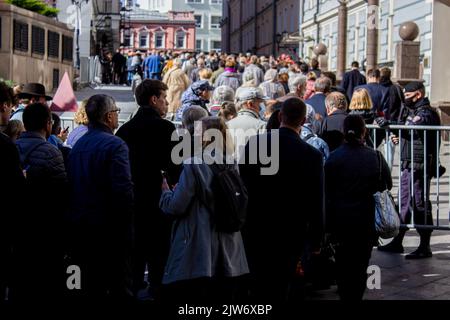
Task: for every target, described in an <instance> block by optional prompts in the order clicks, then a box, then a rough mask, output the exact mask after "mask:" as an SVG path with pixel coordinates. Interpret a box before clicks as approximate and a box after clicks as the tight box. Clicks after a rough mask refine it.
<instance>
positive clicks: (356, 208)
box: [0, 52, 440, 302]
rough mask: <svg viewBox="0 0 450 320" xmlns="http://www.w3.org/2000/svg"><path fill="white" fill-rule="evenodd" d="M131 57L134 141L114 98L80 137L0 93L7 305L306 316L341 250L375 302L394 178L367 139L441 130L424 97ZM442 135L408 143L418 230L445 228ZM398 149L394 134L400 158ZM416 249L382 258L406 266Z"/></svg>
mask: <svg viewBox="0 0 450 320" xmlns="http://www.w3.org/2000/svg"><path fill="white" fill-rule="evenodd" d="M118 55H122V54H121V53H120V52H117V53H116V55H115V56H114V57H112V60H113V63H114V67H113V69H114V70H115V71H120V72H114V76H112V77H111V79H114V80H115V81H116V82H123V83H126V81H127V80H128V81H130V80H131V81H133V78H136V75H137V76H138V77H139V78H141V79H140V81H139V83H138V84H136V85H135V88H134V96H135V99H136V103H137V105H138V110H137V112H136V114H135V115H134V117H133V118H132V119H130V120H129V121H128V122H126V123H125V124H123V125H122V126H121V127H120V128H119V122H118V114H119V113H120V108H118V107H117V104H116V102H115V101H114V99H113V98H111V97H109V96H106V95H94V96H92V97H90V98H89V99H87V100H86V101H84V102H83V104H82V106H80V108H79V110H78V112H77V113H76V117H75V118H76V123H77V124H78V127H77V128H76V129H75V130H74V131H72V132H70V133H69V132H68V131H67V130H66V129H64V128H61V121H60V119H59V117H58V116H57V115H56V114H52V113H51V111H50V109H49V107H48V105H47V104H46V102H47V101H48V100H51V97H48V96H46V95H45V88H44V87H43V86H42V85H40V84H27V85H25V86H24V87H23V88H16V89H12V88H10V87H8V86H7V85H6V84H4V83H0V121H1V123H0V126H1V127H0V130H1V133H0V150H1V152H0V154H1V155H2V156H1V157H0V161H1V162H0V168H1V175H2V183H1V184H0V188H1V189H0V193H1V194H2V198H3V199H8V201H4V205H6V210H2V215H1V219H2V221H1V223H0V227H1V228H2V230H1V232H0V236H1V237H2V238H1V243H0V250H1V252H0V256H1V257H0V259H1V260H2V261H3V262H6V263H2V264H1V269H0V300H4V299H5V298H7V299H8V300H10V301H21V300H27V299H33V300H36V299H37V300H48V299H60V298H61V297H64V298H66V299H69V300H70V299H81V300H83V299H87V300H93V301H96V300H101V299H130V300H131V299H134V298H135V297H136V296H137V295H138V293H139V292H140V291H141V290H143V289H146V290H150V291H151V296H152V297H153V298H154V299H156V300H158V301H169V302H173V301H176V302H187V301H193V302H224V301H260V302H261V301H267V302H270V301H287V300H290V301H295V300H296V299H299V300H300V299H304V298H305V287H306V286H305V283H304V281H303V279H308V274H309V273H310V272H313V271H314V270H311V269H314V265H312V264H311V261H313V260H314V259H315V257H318V256H320V255H321V254H322V251H323V249H324V247H325V246H328V245H332V246H333V248H334V250H335V255H334V257H335V260H336V268H335V271H336V283H337V286H338V293H339V296H340V298H341V299H345V300H360V299H362V298H363V295H364V291H365V288H366V277H367V273H366V270H367V267H368V264H369V259H370V257H371V252H372V248H373V247H374V246H376V245H377V239H378V236H377V233H376V231H375V221H374V220H375V214H374V212H375V203H374V198H373V194H374V193H376V192H377V191H384V190H386V189H390V188H391V187H392V178H391V170H390V168H391V166H392V163H389V161H386V160H384V158H383V156H380V153H379V152H378V151H376V150H375V149H376V147H378V146H379V145H380V144H381V143H382V140H383V139H384V138H385V133H384V130H383V131H382V134H381V135H374V136H371V135H369V133H368V130H367V129H366V124H372V123H377V124H378V125H379V126H381V127H383V128H384V127H386V128H388V126H389V125H390V124H405V125H410V126H414V125H439V123H440V122H439V117H438V115H437V113H436V111H435V110H434V109H433V108H431V106H430V104H429V101H428V99H427V98H426V97H425V88H424V86H423V84H422V83H421V82H412V83H409V84H408V85H406V86H405V87H404V88H400V87H399V86H398V85H396V84H393V83H392V81H391V80H390V70H389V68H382V69H381V70H378V69H371V70H367V72H366V75H363V74H362V73H361V72H360V70H359V65H358V63H357V62H354V63H352V70H351V71H349V72H348V73H346V75H345V77H344V79H343V81H342V86H337V85H336V76H335V74H334V73H332V72H322V71H321V70H320V68H319V64H318V62H317V60H315V59H312V61H311V63H310V64H307V63H305V62H303V61H302V60H300V59H299V60H298V61H293V60H292V58H291V57H289V56H286V55H282V56H280V57H279V58H277V59H275V58H273V57H271V58H266V57H264V56H263V57H258V56H252V55H243V54H241V55H226V54H223V53H222V54H218V53H215V52H211V53H210V54H208V55H205V54H200V55H198V56H194V55H189V54H182V55H180V56H178V55H177V54H170V55H167V56H166V57H163V56H162V55H161V54H159V53H158V52H153V53H151V54H150V55H149V56H148V57H142V55H141V54H140V53H139V52H132V53H130V58H129V60H128V61H129V62H127V61H126V59H122V58H121V57H119V56H118ZM122 57H123V56H122ZM114 61H115V62H114ZM115 63H117V64H120V68H119V67H117V64H115ZM128 63H129V66H128V67H127V68H125V66H127V65H128ZM125 70H126V72H128V75H127V74H126V73H125ZM366 79H367V80H366ZM169 120H177V121H180V123H181V126H182V128H184V129H185V134H186V135H187V136H191V137H195V136H196V137H198V136H200V138H201V144H200V150H196V151H200V153H194V152H192V153H184V154H183V159H184V161H183V163H182V164H179V163H176V162H175V161H174V160H173V150H174V149H175V148H176V147H177V145H178V143H179V141H177V140H175V141H174V139H173V136H174V135H176V132H179V131H177V128H176V126H175V125H174V123H173V122H172V121H169ZM117 129H118V130H117ZM210 129H214V130H215V131H216V132H220V138H217V137H216V139H219V140H221V143H219V144H218V146H219V147H218V149H217V148H216V149H215V153H214V154H212V155H211V156H212V157H213V158H214V157H216V156H219V155H220V156H223V155H225V156H226V157H231V160H230V161H229V162H230V164H228V165H227V166H225V167H224V168H221V167H220V170H219V171H218V167H216V165H215V164H209V163H210V162H208V161H195V159H197V160H198V158H199V157H200V160H201V159H203V158H202V156H204V154H205V151H206V150H209V149H210V148H211V145H212V144H213V141H214V140H213V139H211V136H208V132H209V130H210ZM116 130H117V132H116ZM178 130H179V129H178ZM236 132H238V133H237V134H236ZM187 136H185V137H187ZM433 136H434V135H429V136H428V137H427V138H426V139H425V138H424V135H423V134H420V132H417V133H415V134H414V135H410V134H406V133H405V134H403V135H402V136H401V137H402V140H403V141H402V144H401V145H402V149H401V153H400V154H401V161H402V170H403V174H402V177H401V179H402V180H401V188H402V198H401V201H402V209H403V212H402V213H401V214H402V221H403V222H405V223H407V222H409V219H411V212H412V210H411V208H412V206H414V214H415V219H414V221H416V223H417V221H419V222H420V221H422V222H423V223H424V224H425V223H426V224H432V223H433V222H432V218H431V203H430V202H429V199H428V194H425V190H424V189H423V186H424V181H423V179H424V177H425V179H427V181H426V182H427V183H428V187H429V183H430V180H431V178H432V177H433V172H436V170H435V168H432V165H433V163H436V161H434V162H433V161H425V159H429V158H433V157H434V158H436V157H437V156H438V154H439V150H438V148H437V147H436V141H435V140H433V139H435V138H434V137H433ZM261 143H262V144H261ZM398 143H399V139H398V132H396V131H394V130H391V131H390V139H389V141H385V144H386V145H388V146H389V147H390V148H395V145H397V144H398ZM425 143H426V144H427V148H425V150H426V151H424V145H425ZM254 145H257V146H258V148H262V149H264V150H269V153H270V154H272V155H273V153H277V155H276V156H277V162H278V163H277V170H276V171H275V172H273V173H272V174H267V175H265V174H261V170H263V169H265V168H266V169H267V167H269V166H270V164H268V163H267V161H264V159H260V158H259V157H256V159H257V161H256V162H252V161H249V160H248V159H255V154H253V153H255V152H256V153H257V154H259V150H254V149H252V146H254ZM275 146H276V148H275ZM374 147H375V148H374ZM271 148H272V149H271ZM412 148H413V150H414V159H413V158H412V154H411V152H410V151H411V149H412ZM194 149H195V148H194ZM270 150H271V151H270ZM227 159H228V158H227ZM213 160H215V158H214V159H213ZM388 160H389V159H388ZM213 162H214V161H213ZM425 163H426V164H427V167H425V166H424V164H425ZM412 164H413V165H412ZM226 170H231V171H232V172H238V175H235V176H234V177H237V178H235V179H234V180H232V182H230V181H231V180H229V181H228V182H229V183H239V182H241V184H238V186H239V187H240V188H242V189H240V190H245V196H246V201H245V209H246V210H245V219H244V220H245V221H244V222H243V224H242V226H240V227H239V228H238V229H235V230H233V231H223V230H222V229H221V228H220V227H219V223H218V221H219V220H217V219H218V218H217V211H218V210H220V208H218V206H216V205H215V204H218V203H223V201H224V200H223V199H230V196H233V194H231V195H230V194H224V193H220V192H218V191H217V190H219V189H218V186H217V185H218V182H217V181H218V177H219V176H220V174H221V173H222V174H223V172H225V171H226ZM233 170H234V171H233ZM433 170H434V171H433ZM424 171H425V173H426V174H425V175H424V174H423V173H424ZM412 177H414V179H415V180H414V185H415V188H414V192H415V194H414V195H411V192H410V185H411V183H410V179H411V178H412ZM222 190H223V189H222ZM428 190H429V188H428ZM239 195H240V194H239V193H237V192H236V196H239ZM4 208H5V207H4ZM416 216H417V217H416ZM426 217H427V218H426ZM420 219H422V220H420ZM418 231H419V234H420V237H421V244H420V246H419V248H418V249H417V250H416V251H415V252H413V253H411V254H409V255H407V256H406V257H407V258H411V259H417V258H427V257H431V255H432V253H431V250H430V236H431V231H430V229H420V228H419V229H418ZM405 232H406V229H405V230H403V229H402V231H401V233H400V235H399V236H398V237H397V238H395V239H394V241H393V242H392V243H391V244H389V245H387V246H383V247H379V249H380V250H384V251H390V252H403V246H402V240H403V237H404V235H405ZM325 239H326V241H325ZM69 265H76V266H79V267H80V269H81V270H82V273H81V275H82V276H81V289H80V290H72V291H71V290H68V289H67V286H66V280H67V273H66V268H67V266H69ZM31 269H32V272H34V273H35V275H33V276H32V278H33V282H32V284H31V285H30V270H31ZM147 272H148V278H147V281H148V283H147V282H146V277H145V275H146V273H147ZM305 277H306V278H305ZM6 289H8V290H6Z"/></svg>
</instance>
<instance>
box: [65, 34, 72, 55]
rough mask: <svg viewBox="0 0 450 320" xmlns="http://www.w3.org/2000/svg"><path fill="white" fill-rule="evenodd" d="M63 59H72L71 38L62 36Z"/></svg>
mask: <svg viewBox="0 0 450 320" xmlns="http://www.w3.org/2000/svg"><path fill="white" fill-rule="evenodd" d="M63 60H66V61H72V60H73V38H72V37H68V36H63Z"/></svg>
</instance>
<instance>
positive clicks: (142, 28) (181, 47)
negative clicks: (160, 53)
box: [121, 7, 196, 52]
mask: <svg viewBox="0 0 450 320" xmlns="http://www.w3.org/2000/svg"><path fill="white" fill-rule="evenodd" d="M128 25H129V29H122V30H121V43H122V45H123V47H124V49H125V50H131V49H135V48H137V49H139V50H141V51H144V52H145V51H147V50H172V51H175V52H182V51H190V52H194V51H195V32H196V28H195V19H194V12H193V11H190V12H188V11H183V12H176V11H169V12H167V13H161V12H158V11H149V10H144V9H141V8H136V7H135V8H133V9H132V11H131V12H130V13H129V23H128Z"/></svg>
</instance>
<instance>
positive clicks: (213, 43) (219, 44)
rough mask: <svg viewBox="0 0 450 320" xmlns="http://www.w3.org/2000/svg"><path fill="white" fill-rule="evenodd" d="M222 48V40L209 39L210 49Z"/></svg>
mask: <svg viewBox="0 0 450 320" xmlns="http://www.w3.org/2000/svg"><path fill="white" fill-rule="evenodd" d="M221 49H222V41H214V40H213V41H211V50H216V51H217V50H221Z"/></svg>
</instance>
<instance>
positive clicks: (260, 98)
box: [227, 87, 268, 150]
mask: <svg viewBox="0 0 450 320" xmlns="http://www.w3.org/2000/svg"><path fill="white" fill-rule="evenodd" d="M266 100H268V98H267V97H265V96H264V95H263V93H262V90H261V89H259V88H251V87H249V88H242V89H241V90H239V92H238V95H236V104H237V109H238V110H239V112H238V114H237V117H236V118H234V119H232V120H230V121H229V122H228V123H227V125H228V129H230V130H231V135H232V136H233V138H234V142H235V146H236V147H237V148H239V147H240V146H242V147H243V146H245V143H246V142H247V140H248V138H249V137H250V136H252V135H256V134H258V132H259V131H260V130H262V129H264V128H265V127H266V122H265V121H263V120H262V119H261V117H260V111H261V105H264V103H265V101H266ZM242 133H244V134H242ZM236 150H238V149H236Z"/></svg>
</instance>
